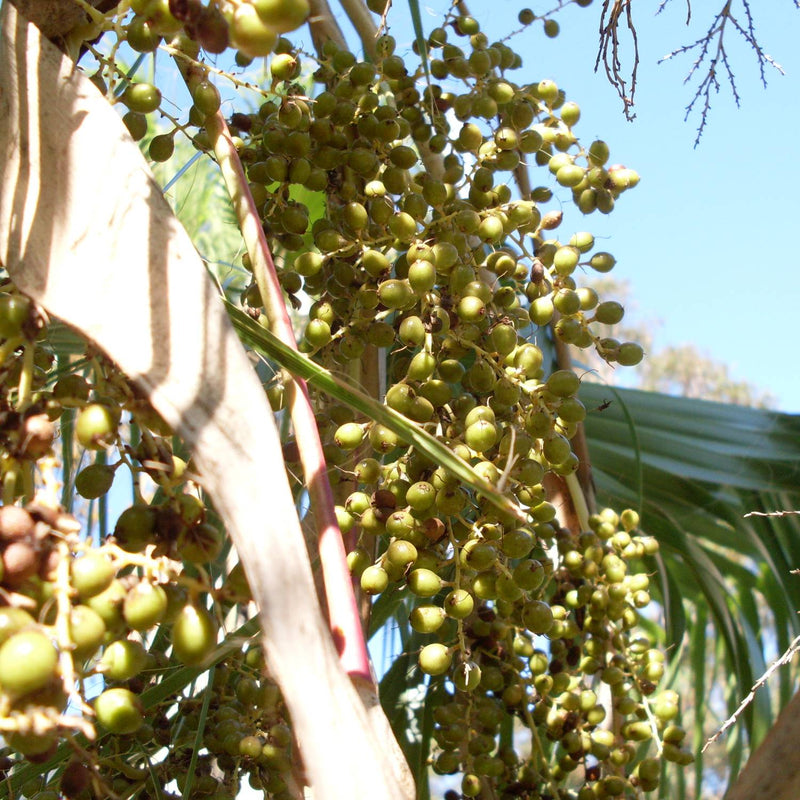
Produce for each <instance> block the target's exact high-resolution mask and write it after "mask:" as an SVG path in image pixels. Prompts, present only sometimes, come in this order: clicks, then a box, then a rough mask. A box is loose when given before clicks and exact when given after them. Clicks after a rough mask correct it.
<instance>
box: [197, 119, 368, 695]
mask: <svg viewBox="0 0 800 800" xmlns="http://www.w3.org/2000/svg"><path fill="white" fill-rule="evenodd" d="M206 130H207V132H208V136H209V139H210V140H211V143H212V146H213V148H214V152H215V154H216V156H217V160H218V162H219V165H220V170H221V172H222V175H223V178H224V180H225V184H226V186H227V188H228V192H229V193H230V196H231V199H232V201H233V206H234V209H235V213H236V216H237V219H238V222H239V226H240V229H241V231H242V236H243V237H244V241H245V245H246V247H247V252H248V254H249V256H250V261H251V263H252V265H253V274H254V276H255V278H256V282H257V284H258V288H259V292H260V294H261V299H262V302H263V304H264V309H265V311H266V315H267V318H268V320H269V325H270V328H271V331H272V333H274V334H275V336H277V337H278V338H280V339H281V341H283V342H284V343H286V344H288V345H289V346H290V347H293V348H296V341H295V334H294V330H293V329H292V324H291V321H290V319H289V315H288V313H287V311H286V306H285V304H284V302H283V296H282V290H281V286H280V282H279V280H278V274H277V271H276V269H275V264H274V262H273V260H272V254H271V252H270V249H269V245H268V243H267V239H266V236H265V235H264V230H263V228H262V226H261V223H260V221H259V215H258V210H257V209H256V205H255V202H254V201H253V196H252V194H251V193H250V190H249V188H248V184H247V178H246V176H245V173H244V169H243V167H242V163H241V161H240V160H239V156H238V153H237V152H236V148H235V147H234V145H233V142H232V141H231V136H230V132H229V130H228V126H227V124H226V122H225V119H224V118H223V116H222V114H221V113H220V112H217V114H216V115H214V116H213V117H208V118H207V121H206ZM295 384H296V391H295V392H293V393H291V400H290V415H291V418H292V424H293V426H294V429H295V435H296V438H297V446H298V450H299V452H300V460H301V463H302V465H303V472H304V474H305V477H306V481H307V483H308V491H309V497H310V500H311V507H312V510H313V512H314V518H315V519H316V521H317V526H318V530H319V535H318V548H319V554H320V561H321V564H322V574H323V580H324V583H325V597H326V600H327V604H328V614H329V621H330V627H331V631H332V633H333V636H334V640H335V642H336V646H337V649H338V651H339V658H340V662H341V664H342V666H343V667H344V669H345V671H346V672H347V673H348V675H350V676H351V677H360V678H362V679H365V680H371V673H370V668H369V657H368V654H367V647H366V643H365V641H364V636H363V634H362V630H361V621H360V617H359V613H358V607H357V605H356V600H355V595H354V594H353V588H352V585H351V582H350V571H349V569H348V567H347V560H346V554H345V549H344V543H343V541H342V535H341V532H340V530H339V526H338V523H337V520H336V513H335V510H334V499H333V491H332V490H331V485H330V481H329V480H328V476H327V472H326V467H325V458H324V456H323V454H322V443H321V441H320V437H319V431H318V429H317V424H316V421H315V419H314V411H313V409H312V407H311V400H310V398H309V394H308V388H307V387H306V384H305V382H304V381H303V380H301V379H299V378H295Z"/></svg>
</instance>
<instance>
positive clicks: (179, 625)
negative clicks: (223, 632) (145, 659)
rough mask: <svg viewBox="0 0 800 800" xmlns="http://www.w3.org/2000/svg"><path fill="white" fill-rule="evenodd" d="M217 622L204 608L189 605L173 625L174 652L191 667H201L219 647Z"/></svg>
mask: <svg viewBox="0 0 800 800" xmlns="http://www.w3.org/2000/svg"><path fill="white" fill-rule="evenodd" d="M217 630H218V625H217V621H216V620H215V619H214V617H213V616H212V614H211V612H210V611H208V610H207V609H205V608H203V607H202V606H198V605H194V604H191V603H190V604H188V605H186V606H184V607H183V609H182V610H181V611H180V613H179V614H178V616H177V618H176V619H175V621H174V622H173V624H172V651H173V653H174V654H175V657H176V658H177V659H178V660H179V661H182V662H183V663H184V664H186V665H187V666H190V667H194V666H199V665H200V664H202V663H203V662H204V661H205V660H206V658H208V657H209V656H210V655H211V653H212V652H213V651H214V648H215V647H216V645H217Z"/></svg>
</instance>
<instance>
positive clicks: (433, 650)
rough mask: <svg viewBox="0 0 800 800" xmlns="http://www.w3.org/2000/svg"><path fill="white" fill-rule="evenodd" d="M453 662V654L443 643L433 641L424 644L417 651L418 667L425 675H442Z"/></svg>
mask: <svg viewBox="0 0 800 800" xmlns="http://www.w3.org/2000/svg"><path fill="white" fill-rule="evenodd" d="M452 663H453V654H452V653H451V652H450V650H449V649H448V648H447V647H446V646H445V645H443V644H440V643H439V642H434V643H433V644H428V645H425V647H423V648H422V650H420V653H419V666H420V669H422V671H423V672H424V673H426V674H427V675H444V673H445V672H447V670H448V669H450V664H452Z"/></svg>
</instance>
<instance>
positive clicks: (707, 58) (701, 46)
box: [595, 0, 800, 147]
mask: <svg viewBox="0 0 800 800" xmlns="http://www.w3.org/2000/svg"><path fill="white" fill-rule="evenodd" d="M670 2H671V0H661V3H660V4H659V6H658V9H657V10H656V14H660V13H661V12H662V11H663V10H664V9H665V8H666V7H667V5H669V3H670ZM740 2H741V7H742V8H741V10H742V12H743V17H742V19H743V21H741V22H740V20H739V18H737V16H735V15H734V13H733V12H734V10H735V8H734V6H735V5H736V2H735V0H726V1H725V3H724V4H723V6H722V8H721V9H720V11H719V12H718V13H717V14H716V15H715V16H714V19H713V20H712V22H711V24H710V25H709V26H708V28H707V29H706V31H705V33H704V34H703V35H702V36H701V37H700V38H698V39H697V40H695V41H694V42H692V43H691V44H687V45H683V46H682V47H678V48H676V49H675V50H673V51H671V52H670V53H668V54H667V55H665V56H664V57H663V58H662V59H660V61H659V63H663V62H664V61H668V60H669V59H671V58H673V57H675V56H679V55H684V54H686V53H694V54H696V58H695V60H694V62H693V63H692V66H691V68H690V70H689V72H688V74H687V75H686V78H685V79H684V83H689V82H690V81H691V80H692V78H693V77H695V75H696V74H698V75H699V74H701V73H700V71H701V67H704V68H705V73H704V74H703V77H702V79H701V80H700V81H699V83H698V85H697V90H696V91H695V93H694V96H693V97H692V99H691V101H690V102H689V104H688V105H687V106H686V116H685V119H688V118H689V115H690V114H691V113H692V111H694V110H695V109H696V108H697V107H698V106H702V107H701V109H700V125H699V127H698V129H697V136H696V138H695V142H694V143H695V147H696V146H697V144H698V143H699V141H700V137H701V136H702V135H703V131H704V130H705V127H706V124H707V122H708V113H709V111H710V110H711V96H712V93H718V92H719V90H720V88H721V82H720V79H719V73H720V71H721V70H722V71H723V72H724V74H725V79H726V80H727V83H728V84H729V85H730V88H731V93H732V94H733V99H734V100H735V101H736V105H737V106H738V105H740V96H739V90H738V87H737V85H736V79H735V74H734V71H733V68H732V66H731V63H730V60H729V57H728V52H727V50H726V49H725V40H724V37H725V32H726V30H727V29H728V27H731V28H733V29H734V30H735V31H737V32H738V34H739V35H740V36H741V37H742V38H743V39H744V40H745V42H746V43H747V44H748V45H749V46H750V47H751V49H752V50H753V51H754V52H755V54H756V59H757V61H758V69H759V75H760V78H761V83H762V85H763V86H764V87H765V88H766V85H767V67H768V66H771V67H774V68H775V69H776V70H778V72H780V73H781V75H783V74H784V72H783V68H782V67H781V65H780V64H778V63H777V62H776V61H775V60H774V59H773V58H772V56H770V55H769V54H768V53H766V52H765V51H764V49H763V47H762V46H761V43H760V42H759V40H758V38H757V36H756V30H755V23H754V20H753V13H752V9H751V7H750V0H740ZM792 2H793V3H794V5H795V8H798V9H800V0H792ZM631 5H632V0H604V2H603V9H602V13H601V16H600V46H599V49H598V53H597V60H596V62H595V70H597V69H598V67H599V66H600V63H601V62H602V63H603V66H604V68H605V72H606V75H607V77H608V80H609V82H610V83H611V85H612V86H614V88H616V90H617V92H618V94H619V96H620V98H621V99H622V102H623V105H624V112H625V117H626V118H627V119H628V120H629V121H630V120H633V119H634V118H635V117H636V115H635V114H634V113H633V111H632V108H633V105H634V95H635V93H636V78H637V75H636V73H637V69H638V66H639V45H638V39H637V33H636V27H635V26H634V23H633V16H632V13H631ZM740 16H741V15H740ZM623 19H624V20H625V23H626V24H627V27H628V30H629V31H630V35H631V39H632V41H633V50H634V54H633V67H632V69H631V72H630V79H629V80H630V88H628V79H627V78H625V77H624V76H623V74H622V59H621V57H620V41H619V36H620V34H619V29H620V26H621V24H622V21H623ZM691 19H692V4H691V0H686V24H687V25H688V24H689V23H690V22H691Z"/></svg>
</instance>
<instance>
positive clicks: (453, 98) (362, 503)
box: [231, 16, 691, 800]
mask: <svg viewBox="0 0 800 800" xmlns="http://www.w3.org/2000/svg"><path fill="white" fill-rule="evenodd" d="M450 30H452V31H453V32H454V33H455V35H456V37H460V39H461V40H463V44H464V46H463V47H462V46H458V45H456V44H453V43H451V42H450V41H449V37H450V36H451V34H450ZM457 40H458V39H457ZM428 47H429V53H428V55H429V59H430V60H429V70H430V75H431V76H432V78H434V79H435V80H436V81H442V82H445V83H444V84H439V83H431V84H428V85H426V86H425V87H424V88H420V87H419V83H420V80H419V79H420V76H421V74H422V73H421V68H420V69H415V70H413V71H411V70H409V69H408V68H407V67H406V64H405V62H404V60H403V58H401V57H400V56H399V55H398V54H397V53H396V50H395V42H394V40H393V38H392V37H391V36H388V35H384V36H382V37H381V38H380V39H378V41H377V43H376V49H377V53H378V57H377V58H376V59H375V60H374V62H371V61H370V62H367V61H359V60H358V59H357V58H356V57H355V56H354V55H353V54H352V53H349V52H347V51H344V50H341V49H339V48H337V47H336V46H335V45H334V44H333V43H332V42H328V43H327V44H326V45H325V47H324V48H323V52H322V54H321V58H320V65H319V68H318V70H317V72H316V73H315V79H316V80H318V81H320V82H323V83H324V84H325V87H324V91H322V92H321V93H319V94H318V95H317V96H316V97H315V98H314V100H313V101H311V100H308V99H306V98H305V97H303V96H300V95H299V93H298V92H299V90H298V88H297V87H296V86H295V85H294V84H293V83H292V80H293V79H294V77H295V75H294V73H292V74H291V75H287V76H286V77H285V78H283V77H282V74H281V71H280V70H281V64H282V61H281V60H279V59H277V57H276V59H274V61H273V77H274V78H275V79H276V84H275V85H276V86H277V85H278V81H279V80H284V90H285V92H284V94H283V95H282V96H278V97H276V98H275V99H274V100H269V101H268V102H265V103H264V104H262V105H261V107H260V108H259V110H258V112H257V113H250V114H243V113H237V114H235V115H234V116H233V117H232V120H231V122H232V125H233V126H234V128H235V129H236V132H237V133H238V134H239V136H240V141H239V142H238V147H239V153H240V157H241V158H242V161H243V162H244V163H245V165H246V167H247V175H248V178H249V181H250V190H251V192H252V194H253V197H254V199H255V200H256V204H257V206H258V207H259V209H260V210H261V212H262V217H263V219H262V222H263V226H264V229H265V230H266V231H267V233H268V234H269V235H270V237H271V241H272V244H273V246H274V248H275V249H276V251H277V252H279V253H281V254H282V255H283V256H284V258H283V259H282V260H283V263H284V265H285V266H284V268H283V269H282V271H281V272H280V280H281V283H282V286H283V288H284V290H285V291H286V293H287V295H288V296H289V297H290V299H293V300H297V298H295V297H294V296H295V295H297V294H301V293H302V294H304V295H306V296H308V297H310V298H311V299H312V301H313V302H312V305H311V307H310V312H309V317H308V322H307V325H306V328H305V330H304V332H303V338H302V340H301V348H302V349H304V350H305V351H306V352H307V353H309V354H311V355H312V356H313V357H314V358H315V360H317V361H319V362H320V363H322V364H324V365H326V366H328V367H330V368H331V369H334V370H341V369H347V370H348V371H350V372H351V374H352V372H353V366H354V365H356V364H358V363H359V362H360V360H361V359H362V358H363V357H364V355H365V353H367V352H368V348H370V347H373V348H386V349H387V352H388V358H389V382H390V385H389V387H388V389H387V391H386V403H387V404H388V405H389V406H390V407H391V408H393V409H394V410H395V411H398V412H399V413H400V414H403V415H404V416H405V417H407V419H408V420H409V421H410V422H412V423H415V424H418V425H422V426H424V427H425V429H426V430H428V431H429V432H431V433H433V434H434V435H436V436H437V437H439V438H440V439H441V440H442V441H443V442H444V443H446V444H447V445H448V446H449V447H450V448H451V449H452V450H453V451H454V452H455V453H456V454H457V455H458V456H460V457H461V458H463V459H464V460H465V461H467V462H468V463H470V464H471V465H472V466H473V468H474V469H475V471H476V472H477V473H478V474H479V475H480V476H481V477H483V478H485V479H486V480H488V481H489V482H490V483H492V484H494V485H498V486H504V488H505V493H506V494H507V495H508V496H509V497H510V498H511V499H512V500H513V501H515V503H516V504H517V505H518V506H519V507H520V508H522V509H524V512H525V518H526V521H525V522H521V521H520V520H519V519H517V518H515V517H514V516H513V515H512V514H507V515H504V514H502V513H500V512H498V511H497V510H496V509H495V508H494V507H493V506H492V505H491V504H490V503H488V502H487V501H485V500H484V499H482V498H481V497H479V496H477V495H476V494H474V493H473V492H472V491H471V490H469V489H468V488H467V487H465V486H464V485H462V484H461V482H460V481H459V480H458V479H457V478H456V477H455V476H454V475H452V474H451V473H449V472H448V470H447V469H446V468H445V467H443V466H441V465H437V464H434V463H431V462H430V461H429V460H427V459H426V458H425V457H424V456H422V455H421V454H420V453H419V452H417V451H415V450H414V449H413V448H407V447H406V446H405V445H404V444H403V441H402V438H401V437H399V436H398V435H397V434H396V433H394V432H393V431H390V430H389V429H387V428H386V427H384V426H383V425H381V424H379V423H376V422H373V421H369V420H360V419H358V418H357V417H356V415H355V414H354V412H353V411H352V410H351V409H350V408H348V407H345V406H342V405H338V404H331V403H330V402H329V401H327V400H326V399H325V398H324V397H321V396H320V397H318V398H317V402H318V404H319V414H318V424H319V427H320V430H321V432H322V434H323V437H324V441H325V442H326V446H325V453H326V457H327V459H328V462H329V465H330V467H331V469H330V475H331V480H332V481H333V482H334V483H336V482H339V481H345V482H346V481H349V480H354V481H356V482H357V483H358V484H359V485H358V487H357V489H356V491H353V492H351V493H350V494H349V496H347V498H346V500H345V502H343V504H342V505H341V506H339V507H338V509H337V510H338V515H339V522H340V527H341V528H342V531H343V533H345V534H349V535H351V536H352V535H355V536H356V539H357V544H356V546H355V547H354V549H352V550H351V552H350V554H349V563H350V566H351V570H352V572H353V574H354V575H355V576H356V577H357V578H358V581H359V584H360V588H361V590H362V591H363V592H364V593H366V594H367V595H380V594H382V593H384V592H387V591H391V592H392V593H393V594H395V595H398V594H400V595H402V596H405V597H407V598H409V602H410V603H411V604H412V605H413V609H412V610H411V612H410V616H409V624H410V627H411V628H412V629H413V630H414V631H415V632H416V633H417V634H419V635H420V636H422V637H428V636H431V637H435V640H434V641H429V642H428V643H425V644H424V645H423V646H422V647H421V650H420V652H419V668H420V670H421V671H422V672H423V673H426V674H427V675H430V676H433V677H438V676H442V677H441V678H440V681H444V682H445V685H446V686H447V687H448V692H449V693H450V696H451V701H450V702H448V703H447V704H446V705H444V706H442V707H441V708H439V709H437V711H436V720H437V730H436V734H435V739H436V742H437V744H438V747H439V750H440V752H439V754H438V755H434V756H433V762H432V763H433V764H434V768H435V769H436V770H437V771H438V772H441V773H446V774H451V773H455V772H461V773H463V782H462V786H461V792H462V794H463V795H464V796H469V797H471V796H478V795H480V794H481V793H482V792H486V791H494V792H496V793H497V795H498V796H501V797H517V796H526V797H546V796H548V793H549V792H554V791H556V789H557V788H558V787H570V788H571V789H574V791H575V794H567V795H564V796H569V797H573V796H574V797H580V799H581V800H590V798H603V797H615V796H622V795H625V796H633V795H634V794H638V793H639V792H641V791H652V790H654V789H655V788H656V787H657V785H658V782H659V777H660V771H661V758H658V757H645V752H643V751H646V747H641V745H642V743H646V742H648V741H649V740H651V739H654V740H656V741H657V744H656V749H657V755H658V756H661V757H662V758H663V759H666V760H672V761H676V762H680V763H686V762H687V761H688V760H691V756H690V755H689V753H688V751H686V750H685V749H682V747H681V742H682V739H683V736H684V732H683V731H682V729H680V728H679V727H677V726H676V725H674V724H671V721H672V720H673V719H674V717H675V715H676V714H677V711H678V706H677V702H676V700H675V698H674V696H673V695H672V694H671V693H666V692H662V693H660V694H657V695H654V692H655V691H656V686H657V684H658V682H659V680H660V678H661V676H662V674H663V669H664V667H663V654H662V653H661V652H660V651H659V650H657V649H656V648H654V647H653V646H652V643H651V642H650V640H649V639H648V638H647V637H646V636H644V635H643V634H642V632H641V630H640V629H639V627H638V620H639V617H638V610H639V609H641V608H643V607H645V606H646V605H647V604H648V603H649V602H650V596H649V593H648V584H649V580H648V576H647V574H646V573H644V572H637V573H634V572H631V573H630V574H629V568H628V565H629V563H630V562H636V563H640V564H641V563H643V562H642V561H641V560H642V559H643V558H645V557H647V556H652V555H653V554H654V553H655V551H656V549H657V543H656V542H655V540H653V539H652V538H649V537H643V536H640V535H638V534H637V533H636V528H637V526H638V520H637V517H636V515H635V513H634V512H631V511H626V512H624V513H623V514H622V516H621V519H620V518H619V517H617V515H616V514H614V513H613V512H612V511H610V510H607V511H604V512H603V513H602V514H601V515H597V516H594V517H592V518H591V520H590V525H589V526H588V527H587V529H586V530H583V531H581V530H577V531H573V532H569V531H567V530H566V529H564V528H562V527H561V526H560V524H559V522H558V520H557V516H558V513H557V509H556V507H555V506H554V505H553V504H552V503H551V502H550V501H549V500H548V492H547V490H546V489H545V484H546V483H547V481H548V479H549V478H548V477H547V476H548V473H549V474H550V475H551V476H552V475H555V476H570V475H572V473H574V471H575V470H576V469H577V467H578V465H579V461H578V458H577V456H576V455H575V453H574V452H573V449H572V442H571V440H572V439H573V438H574V436H575V434H576V432H577V431H578V428H579V425H580V423H581V422H582V421H583V419H584V418H585V416H586V413H587V412H586V409H585V407H584V406H583V404H582V403H581V401H580V400H579V398H578V394H579V389H580V379H579V378H578V376H577V375H576V374H575V373H574V372H573V371H572V370H568V369H553V366H552V365H551V363H549V362H548V360H547V359H546V357H545V351H546V349H547V347H548V346H549V343H550V336H551V333H550V332H551V331H552V335H554V336H555V337H556V338H557V339H559V340H560V341H561V342H563V343H566V344H571V345H575V346H577V347H582V348H588V347H593V348H595V349H596V350H597V352H598V353H599V354H600V356H601V357H602V358H604V359H605V360H607V361H609V362H616V363H618V364H620V365H623V366H625V365H635V364H637V363H638V362H639V361H640V360H641V358H642V349H641V347H640V346H639V345H638V344H636V343H633V342H620V341H618V340H616V339H612V338H607V337H602V336H601V335H600V334H599V333H598V332H597V330H595V326H596V325H603V326H608V325H614V324H616V323H618V322H619V321H620V320H621V319H622V316H623V313H624V311H623V308H622V306H621V305H620V304H619V303H617V302H615V301H613V300H607V301H601V299H600V298H599V297H598V296H597V294H596V293H595V292H594V291H593V290H592V289H590V288H587V287H581V286H579V285H578V282H577V279H578V278H579V276H580V274H581V272H582V271H585V270H587V269H588V270H594V271H597V272H607V271H608V270H610V269H611V268H612V267H613V266H614V258H613V256H611V255H610V254H609V253H604V252H593V250H594V244H595V242H594V237H593V236H592V235H591V234H589V233H576V234H574V235H572V236H571V237H569V238H568V239H567V240H566V241H565V242H562V241H559V240H558V239H555V238H550V237H552V236H553V235H554V234H553V231H555V230H556V229H557V228H559V226H560V224H561V222H562V214H561V212H560V211H552V210H551V211H547V210H545V209H544V208H543V206H544V205H545V204H546V203H547V201H549V200H550V199H551V197H552V191H551V189H550V188H548V187H547V186H539V187H537V188H534V189H532V190H531V191H530V193H529V194H528V195H527V196H525V197H524V198H523V199H514V198H513V196H512V192H511V189H510V187H509V185H508V184H507V182H506V181H507V180H508V176H509V173H513V172H514V171H515V170H518V169H519V168H521V167H523V166H526V167H528V166H529V167H533V166H534V165H537V166H539V167H541V168H544V169H545V170H546V173H547V174H549V175H551V176H552V177H553V178H554V180H555V182H556V183H557V184H558V185H560V186H562V187H565V188H568V189H570V190H571V191H572V195H573V200H574V203H575V205H576V206H577V207H578V209H579V210H580V211H581V212H583V213H590V212H592V211H594V210H599V211H601V212H602V213H607V212H609V211H611V210H612V208H613V205H614V202H615V200H616V199H617V198H618V197H619V196H620V194H622V193H623V192H624V191H626V190H627V189H629V188H632V187H633V186H635V185H636V183H637V182H638V176H637V175H636V173H635V172H633V171H632V170H630V169H628V168H625V167H623V166H620V165H614V166H607V164H608V160H609V150H608V146H607V145H606V144H605V143H604V142H602V141H599V140H598V141H594V142H592V143H591V144H590V145H589V146H588V148H583V147H582V146H581V145H580V143H579V142H578V140H577V138H576V136H575V134H574V132H573V128H574V126H575V124H576V123H577V122H578V119H579V116H580V111H579V108H578V107H577V105H576V104H574V103H571V102H567V101H566V100H565V98H564V95H563V93H562V92H560V91H559V89H558V87H557V86H556V85H555V84H554V83H553V82H552V81H548V80H544V81H540V82H538V83H535V84H526V85H518V84H516V83H513V82H512V81H510V80H509V79H508V78H507V77H506V72H505V71H506V70H510V69H513V68H515V67H517V66H519V64H520V58H519V56H518V55H517V54H515V53H514V52H513V51H512V50H511V49H510V48H509V47H508V45H507V44H505V43H493V44H490V43H489V42H488V40H487V39H486V37H485V36H483V34H482V33H481V32H480V29H479V26H478V24H477V22H476V21H475V20H474V19H472V18H470V17H463V16H461V17H456V18H455V19H454V20H453V21H452V24H450V25H448V26H447V27H443V28H439V29H436V30H435V31H433V32H432V33H431V34H430V36H429V39H428ZM283 55H286V56H289V55H290V54H286V53H284V54H283ZM438 55H440V56H441V57H434V56H438ZM448 81H449V82H450V83H449V84H448V83H447V82H448ZM451 84H452V85H453V86H459V87H460V90H461V91H460V93H455V92H454V91H445V90H444V89H443V88H442V87H443V85H445V86H449V85H451ZM454 119H455V120H457V121H458V123H459V124H456V123H455V122H454ZM303 191H305V192H306V193H307V192H322V191H325V192H326V198H325V200H326V203H325V213H324V214H323V215H322V216H319V217H318V218H316V219H314V218H312V213H311V211H310V209H309V207H308V205H306V204H304V203H303V202H302V201H301V199H299V198H302V196H303ZM244 263H245V266H249V262H248V260H247V258H245V262H244ZM243 302H244V304H245V306H249V307H251V308H252V309H253V313H254V315H256V316H257V315H258V309H259V307H260V305H261V299H260V295H259V292H258V290H257V288H256V287H255V284H254V285H253V287H252V288H251V289H249V290H247V291H246V292H245V293H244V295H243ZM534 342H536V343H534ZM279 404H280V403H279V400H278V402H277V403H276V406H277V405H279ZM287 455H289V456H290V455H291V449H287ZM620 525H621V527H620ZM545 637H546V638H545ZM423 641H424V640H423ZM537 645H538V646H537ZM511 720H514V721H516V723H521V724H522V725H524V727H525V728H527V730H528V732H529V737H530V741H532V745H530V751H529V754H527V755H522V752H521V750H520V749H516V748H514V747H512V746H510V745H507V746H505V747H502V748H501V747H499V744H498V737H499V735H500V731H501V729H503V728H505V729H506V730H508V725H509V724H513V723H511V722H510V721H511ZM579 767H582V768H583V775H582V776H581V777H580V778H579V777H578V774H577V773H578V768H579ZM558 790H559V791H560V789H558Z"/></svg>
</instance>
